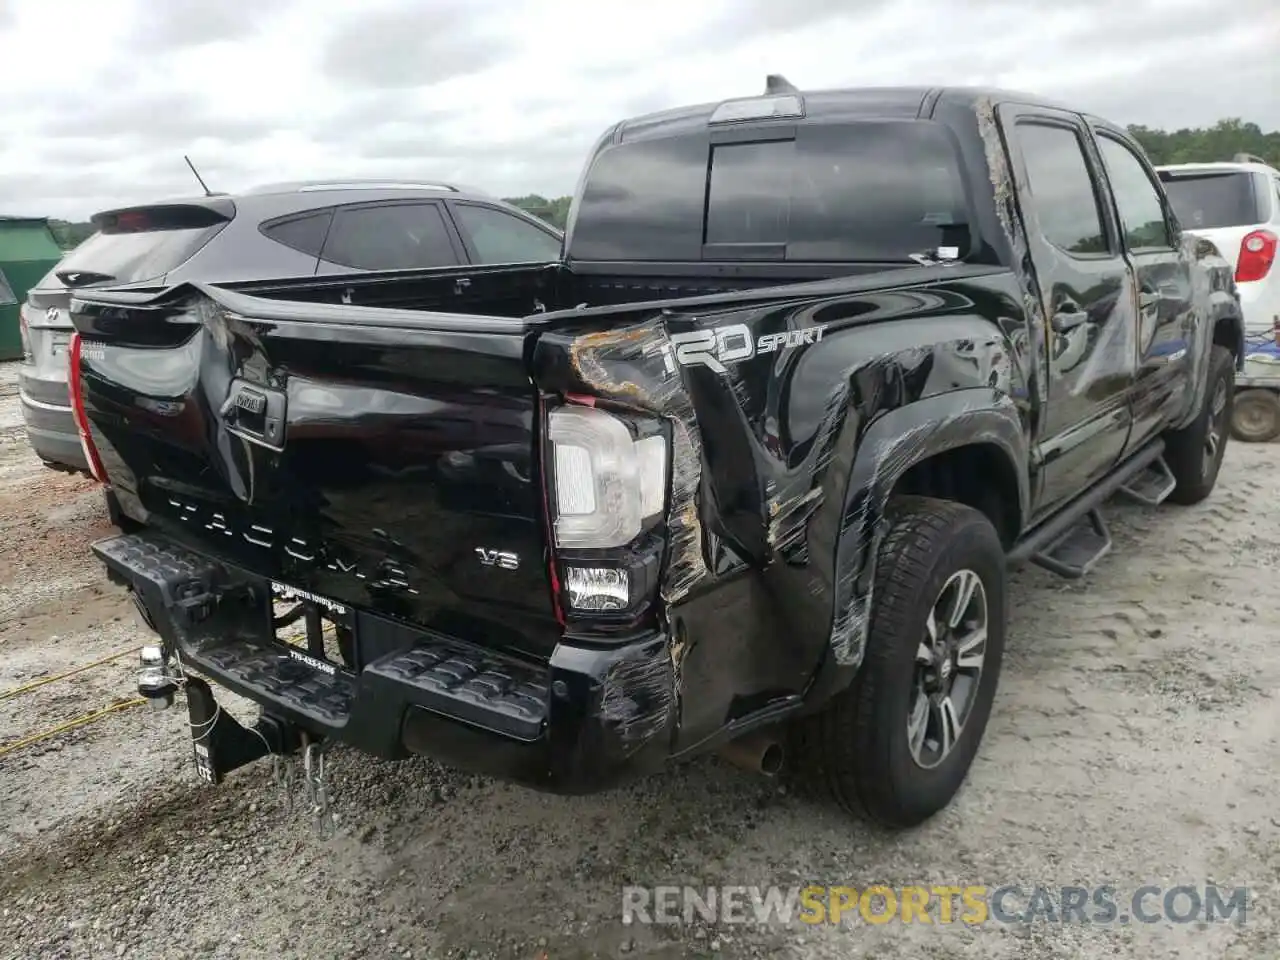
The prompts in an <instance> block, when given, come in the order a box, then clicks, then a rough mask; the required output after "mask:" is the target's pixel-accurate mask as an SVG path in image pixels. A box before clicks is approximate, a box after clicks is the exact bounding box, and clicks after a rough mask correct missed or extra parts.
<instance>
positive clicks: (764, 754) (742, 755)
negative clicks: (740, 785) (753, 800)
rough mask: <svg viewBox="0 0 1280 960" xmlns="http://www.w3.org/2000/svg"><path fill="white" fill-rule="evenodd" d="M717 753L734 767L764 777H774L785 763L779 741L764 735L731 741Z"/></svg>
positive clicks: (784, 756)
mask: <svg viewBox="0 0 1280 960" xmlns="http://www.w3.org/2000/svg"><path fill="white" fill-rule="evenodd" d="M717 753H719V755H720V756H721V757H723V758H724V759H725V760H727V761H729V762H730V763H732V764H733V765H734V766H735V767H741V768H742V769H743V770H748V771H750V772H751V773H756V774H760V775H762V776H765V777H776V776H777V775H778V774H779V773H781V772H782V767H783V764H784V763H785V762H786V751H785V750H784V749H783V746H782V743H781V741H780V740H778V739H776V738H774V737H771V736H766V735H755V736H753V735H751V734H748V735H747V736H745V737H742V738H740V739H738V740H731V741H729V742H728V743H726V744H725V745H724V746H723V747H721V748H720V749H719V750H718V751H717Z"/></svg>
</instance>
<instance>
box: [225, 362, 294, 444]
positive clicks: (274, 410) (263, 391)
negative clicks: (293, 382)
mask: <svg viewBox="0 0 1280 960" xmlns="http://www.w3.org/2000/svg"><path fill="white" fill-rule="evenodd" d="M285 408H286V400H285V394H284V391H282V390H276V389H274V388H272V387H263V386H260V385H259V384H256V383H250V382H249V381H247V380H241V379H239V378H237V379H235V380H232V381H231V389H230V390H228V391H227V399H226V402H225V403H223V404H222V410H220V411H219V413H220V414H221V415H222V422H223V423H224V424H226V427H227V432H228V433H231V434H234V435H235V436H237V437H240V438H241V439H243V440H248V441H249V442H250V443H256V444H258V445H259V446H264V447H269V448H271V449H272V450H283V449H284V427H285Z"/></svg>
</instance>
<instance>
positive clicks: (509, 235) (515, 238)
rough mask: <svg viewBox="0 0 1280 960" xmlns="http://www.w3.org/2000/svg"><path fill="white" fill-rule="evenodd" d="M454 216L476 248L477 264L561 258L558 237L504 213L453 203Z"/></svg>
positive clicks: (468, 204) (544, 260)
mask: <svg viewBox="0 0 1280 960" xmlns="http://www.w3.org/2000/svg"><path fill="white" fill-rule="evenodd" d="M453 213H454V216H455V217H456V218H457V220H458V226H459V228H461V229H462V231H463V232H464V233H466V234H467V236H468V238H469V239H470V240H471V246H472V247H473V248H475V256H476V262H477V263H530V262H546V261H549V260H558V259H559V258H560V240H559V239H558V238H557V237H555V236H553V235H552V234H550V233H548V232H547V231H545V230H540V229H539V228H538V227H535V226H534V225H533V224H531V223H529V222H527V221H525V220H521V219H520V218H519V217H517V216H514V215H512V214H510V213H507V212H506V211H505V210H496V209H494V208H493V207H482V206H478V205H476V204H472V203H456V204H454V205H453Z"/></svg>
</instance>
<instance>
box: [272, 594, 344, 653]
mask: <svg viewBox="0 0 1280 960" xmlns="http://www.w3.org/2000/svg"><path fill="white" fill-rule="evenodd" d="M270 617H271V632H272V636H273V637H274V638H275V640H276V642H277V643H279V644H281V645H282V646H284V647H287V648H288V649H289V651H290V656H293V657H294V658H295V659H299V660H303V661H304V662H308V663H312V665H319V664H324V665H326V666H328V667H332V668H335V669H343V670H354V669H356V662H355V649H356V644H355V629H354V626H355V625H354V622H353V621H354V618H353V617H352V615H351V610H350V608H348V607H346V606H345V605H343V604H340V603H337V602H335V601H332V600H329V599H328V598H327V597H319V596H316V595H314V594H310V593H307V592H306V591H303V590H298V589H296V588H294V587H290V586H288V585H286V584H281V583H275V582H273V583H272V584H271V609H270Z"/></svg>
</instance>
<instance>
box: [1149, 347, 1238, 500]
mask: <svg viewBox="0 0 1280 960" xmlns="http://www.w3.org/2000/svg"><path fill="white" fill-rule="evenodd" d="M1235 382H1236V368H1235V358H1234V357H1233V356H1232V355H1231V351H1230V350H1228V349H1227V348H1226V347H1219V346H1215V347H1213V349H1212V351H1211V353H1210V354H1209V375H1208V378H1207V381H1206V384H1205V390H1204V402H1203V404H1202V405H1201V407H1200V412H1199V413H1198V414H1197V415H1196V418H1195V419H1194V420H1192V421H1191V423H1189V424H1188V425H1187V426H1185V427H1183V428H1182V429H1181V430H1173V431H1170V432H1169V433H1167V434H1166V435H1165V452H1164V459H1165V463H1167V464H1168V465H1169V471H1170V472H1171V473H1172V474H1173V479H1174V480H1176V481H1177V486H1175V487H1174V488H1173V493H1171V494H1169V500H1170V502H1171V503H1177V504H1181V505H1183V506H1190V505H1192V504H1195V503H1199V502H1200V501H1201V500H1203V499H1204V498H1205V497H1207V496H1209V494H1210V493H1212V492H1213V487H1214V484H1216V483H1217V482H1218V472H1219V470H1220V469H1221V468H1222V456H1223V454H1224V453H1226V450H1227V438H1228V436H1230V431H1229V430H1228V426H1229V424H1230V423H1231V410H1232V406H1233V402H1234V400H1235Z"/></svg>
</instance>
